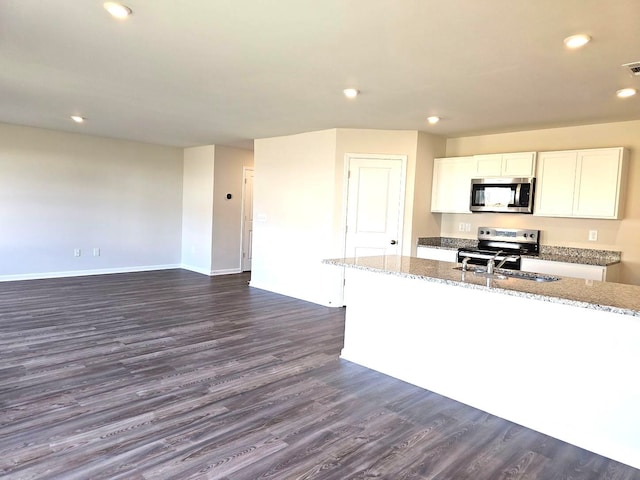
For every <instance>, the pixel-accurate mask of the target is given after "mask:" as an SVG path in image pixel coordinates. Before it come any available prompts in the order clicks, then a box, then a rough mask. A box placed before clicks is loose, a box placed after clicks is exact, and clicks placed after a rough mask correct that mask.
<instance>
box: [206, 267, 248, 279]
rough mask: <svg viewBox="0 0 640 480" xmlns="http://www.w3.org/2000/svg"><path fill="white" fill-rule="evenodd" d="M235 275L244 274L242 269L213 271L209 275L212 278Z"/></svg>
mask: <svg viewBox="0 0 640 480" xmlns="http://www.w3.org/2000/svg"><path fill="white" fill-rule="evenodd" d="M235 273H242V268H225V269H224V270H213V271H211V273H209V275H210V276H212V277H215V276H217V275H233V274H235Z"/></svg>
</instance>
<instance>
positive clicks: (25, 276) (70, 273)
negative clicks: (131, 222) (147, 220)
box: [0, 265, 182, 282]
mask: <svg viewBox="0 0 640 480" xmlns="http://www.w3.org/2000/svg"><path fill="white" fill-rule="evenodd" d="M174 268H182V266H181V265H142V266H136V267H117V268H101V269H96V270H67V271H63V272H41V273H22V274H18V275H0V282H14V281H18V280H42V279H45V278H64V277H84V276H86V275H108V274H112V273H134V272H150V271H154V270H170V269H174Z"/></svg>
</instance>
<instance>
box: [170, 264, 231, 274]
mask: <svg viewBox="0 0 640 480" xmlns="http://www.w3.org/2000/svg"><path fill="white" fill-rule="evenodd" d="M180 268H182V269H184V270H189V271H190V272H194V273H200V274H202V275H207V276H208V277H215V276H218V275H232V274H234V273H242V269H241V268H225V269H223V270H206V269H204V268H200V267H194V266H191V265H184V264H183V265H181V266H180Z"/></svg>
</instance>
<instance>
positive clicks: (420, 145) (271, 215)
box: [251, 129, 445, 306]
mask: <svg viewBox="0 0 640 480" xmlns="http://www.w3.org/2000/svg"><path fill="white" fill-rule="evenodd" d="M444 147H445V139H444V138H442V137H435V136H433V135H428V134H422V133H420V134H419V133H418V132H416V131H408V130H361V129H335V130H324V131H319V132H310V133H304V134H300V135H292V136H286V137H277V138H270V139H261V140H256V142H255V174H256V177H255V178H256V179H255V190H254V245H253V270H252V276H251V285H252V286H255V287H260V288H264V289H267V290H271V291H275V292H278V293H282V294H284V295H289V296H292V297H297V298H302V299H305V300H309V301H312V302H315V303H319V304H322V305H331V306H339V305H342V281H341V278H342V277H341V272H340V271H339V270H338V271H336V270H337V269H335V268H327V266H326V265H322V263H321V262H322V260H323V259H326V258H336V257H340V256H342V255H343V254H344V240H345V238H344V237H345V232H344V225H343V223H344V208H345V201H346V199H345V198H344V193H345V192H344V185H345V183H344V182H345V178H344V173H345V156H346V155H347V154H377V155H380V154H382V155H384V154H389V155H406V156H407V188H406V195H405V208H404V210H405V217H404V222H403V224H404V230H403V245H402V251H403V254H405V255H411V254H412V253H413V254H415V244H416V241H417V236H418V235H419V234H421V235H426V234H432V235H438V234H439V225H438V223H437V222H436V221H430V220H429V219H431V218H433V217H432V216H431V214H430V212H429V202H428V199H430V188H431V172H432V169H433V158H434V157H435V156H436V154H443V153H444ZM260 217H262V220H263V221H260ZM414 224H415V225H414Z"/></svg>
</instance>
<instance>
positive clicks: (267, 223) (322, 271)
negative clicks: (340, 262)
mask: <svg viewBox="0 0 640 480" xmlns="http://www.w3.org/2000/svg"><path fill="white" fill-rule="evenodd" d="M254 145H255V152H254V158H255V181H254V222H253V229H254V230H253V235H254V236H253V262H252V270H251V285H252V286H254V287H258V288H263V289H266V290H270V291H273V292H277V293H281V294H284V295H288V296H292V297H296V298H300V299H303V300H308V301H311V302H315V303H318V304H321V305H335V304H336V302H337V297H336V291H335V286H336V285H337V283H338V282H339V281H340V280H339V279H340V272H339V271H337V270H338V269H331V268H327V266H326V265H322V263H321V262H322V260H323V259H325V258H329V257H331V255H332V254H333V253H334V251H333V245H332V242H333V234H334V230H333V221H334V215H333V212H334V199H335V190H336V188H342V187H341V185H336V182H335V177H336V173H335V168H336V160H335V158H336V156H335V152H336V131H335V130H324V131H319V132H311V133H304V134H300V135H291V136H286V137H276V138H267V139H258V140H256V141H255V143H254Z"/></svg>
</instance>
